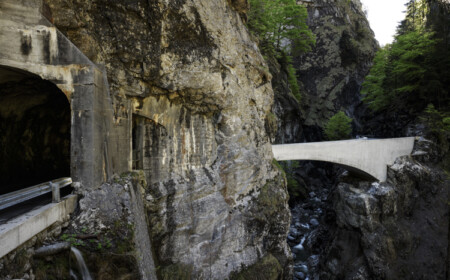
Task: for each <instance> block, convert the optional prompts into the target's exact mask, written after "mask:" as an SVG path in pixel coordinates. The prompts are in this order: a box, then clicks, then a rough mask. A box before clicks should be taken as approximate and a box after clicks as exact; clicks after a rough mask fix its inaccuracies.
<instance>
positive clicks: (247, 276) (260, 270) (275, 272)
mask: <svg viewBox="0 0 450 280" xmlns="http://www.w3.org/2000/svg"><path fill="white" fill-rule="evenodd" d="M282 275H283V268H282V267H281V265H280V263H279V262H278V260H277V259H276V258H275V257H274V256H273V255H272V254H268V255H267V256H265V257H264V258H262V259H261V261H259V262H257V263H255V264H254V265H252V266H249V267H246V268H244V269H243V270H241V271H240V272H238V273H236V274H234V275H232V276H231V277H230V279H231V280H261V279H265V280H276V279H280V278H281V276H282Z"/></svg>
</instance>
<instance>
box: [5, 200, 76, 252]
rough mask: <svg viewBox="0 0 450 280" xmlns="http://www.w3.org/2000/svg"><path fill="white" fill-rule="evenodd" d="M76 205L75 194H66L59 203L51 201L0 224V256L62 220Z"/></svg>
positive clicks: (66, 217)
mask: <svg viewBox="0 0 450 280" xmlns="http://www.w3.org/2000/svg"><path fill="white" fill-rule="evenodd" d="M76 206H77V196H76V195H69V196H66V197H65V198H64V199H63V200H62V201H61V202H59V203H51V204H48V205H45V206H42V207H40V208H38V209H35V210H32V211H30V212H28V213H26V214H24V215H22V216H19V217H17V218H15V219H13V220H11V221H9V222H7V223H6V224H3V225H0V258H2V257H4V256H5V255H6V254H8V253H9V252H11V251H13V250H14V249H16V248H17V247H19V246H20V245H22V244H24V243H25V242H26V241H28V240H30V239H31V238H32V237H33V236H35V235H36V234H38V233H40V232H41V231H43V230H45V229H46V228H48V227H50V226H51V225H53V224H54V223H55V222H62V221H64V220H65V219H68V216H69V215H70V214H71V213H72V212H73V211H74V210H75V208H76Z"/></svg>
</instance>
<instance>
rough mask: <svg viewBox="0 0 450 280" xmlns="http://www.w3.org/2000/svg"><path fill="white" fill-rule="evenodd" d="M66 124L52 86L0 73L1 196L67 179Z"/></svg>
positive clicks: (63, 103)
mask: <svg viewBox="0 0 450 280" xmlns="http://www.w3.org/2000/svg"><path fill="white" fill-rule="evenodd" d="M70 119H71V110H70V104H69V101H68V99H67V97H66V96H65V95H64V93H63V92H62V91H61V90H59V89H58V88H57V87H56V85H54V84H53V83H51V82H49V81H45V80H42V79H41V78H39V77H37V76H33V75H31V74H28V73H24V72H21V71H18V70H14V69H10V68H4V67H1V68H0V195H1V194H5V193H9V192H12V191H16V190H19V189H22V188H25V187H29V186H33V185H37V184H39V183H43V182H47V181H50V180H53V179H56V178H61V177H70V131H71V122H70Z"/></svg>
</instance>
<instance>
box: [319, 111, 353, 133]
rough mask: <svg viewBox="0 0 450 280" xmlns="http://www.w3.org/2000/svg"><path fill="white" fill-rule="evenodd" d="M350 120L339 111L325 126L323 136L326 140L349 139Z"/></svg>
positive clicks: (350, 131) (350, 130)
mask: <svg viewBox="0 0 450 280" xmlns="http://www.w3.org/2000/svg"><path fill="white" fill-rule="evenodd" d="M351 123H352V119H351V118H349V117H347V116H346V115H345V113H344V112H342V111H340V112H338V113H337V114H336V115H334V116H332V117H331V118H330V119H329V120H328V122H327V123H326V124H325V129H324V132H325V135H326V136H327V138H328V140H342V139H349V138H350V137H351V134H352V126H351Z"/></svg>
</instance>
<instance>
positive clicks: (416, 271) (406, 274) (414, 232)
mask: <svg viewBox="0 0 450 280" xmlns="http://www.w3.org/2000/svg"><path fill="white" fill-rule="evenodd" d="M435 149H436V147H433V144H432V143H431V142H428V141H420V142H417V143H416V150H415V152H414V154H415V155H416V156H415V158H410V157H401V158H398V159H397V160H396V162H395V163H394V164H393V165H392V166H391V167H390V168H389V174H388V181H387V183H381V184H378V183H372V184H369V183H367V182H359V183H357V184H355V183H350V184H349V183H340V184H339V185H338V186H337V188H336V190H335V193H334V199H333V200H334V210H335V212H336V215H337V217H336V222H337V227H336V229H335V230H334V231H333V233H332V236H334V238H333V241H332V242H331V245H330V246H329V248H328V249H327V252H326V261H325V262H324V265H323V269H322V276H323V277H324V278H326V279H341V278H342V277H344V276H345V277H346V278H345V279H412V278H414V279H445V278H446V270H447V265H448V251H447V248H448V222H449V221H448V205H447V203H448V198H449V192H448V186H449V180H448V177H447V176H446V175H445V174H444V173H443V172H442V170H440V169H439V168H437V167H436V166H434V165H433V164H432V162H433V161H435V160H436V154H435V153H436V150H435Z"/></svg>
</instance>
